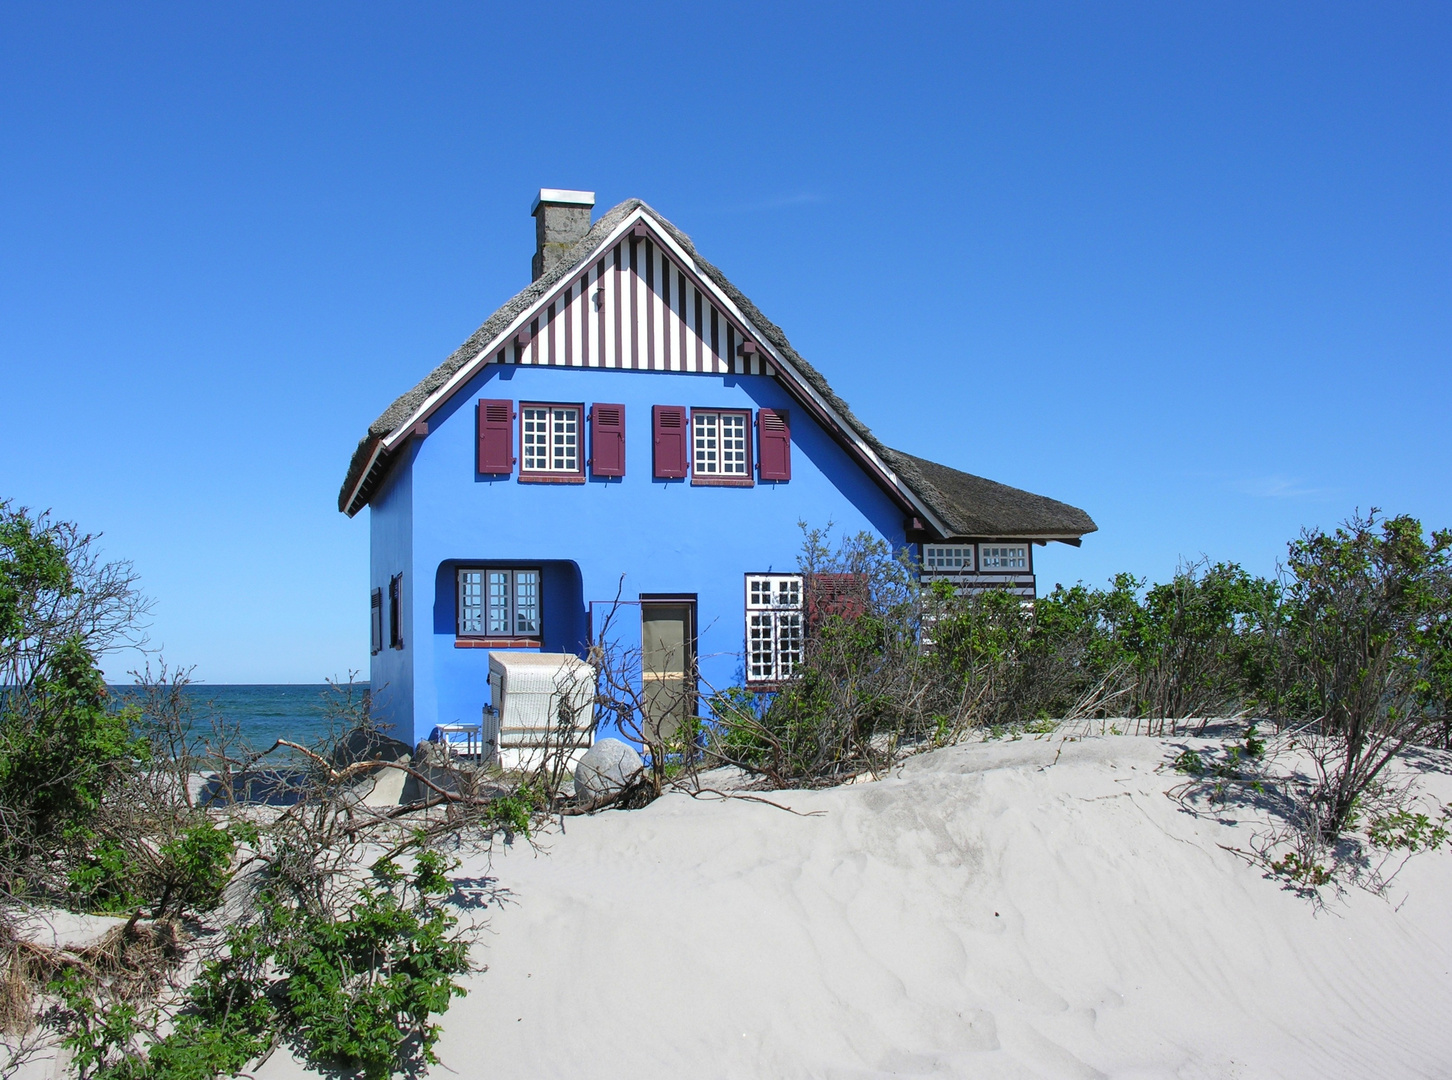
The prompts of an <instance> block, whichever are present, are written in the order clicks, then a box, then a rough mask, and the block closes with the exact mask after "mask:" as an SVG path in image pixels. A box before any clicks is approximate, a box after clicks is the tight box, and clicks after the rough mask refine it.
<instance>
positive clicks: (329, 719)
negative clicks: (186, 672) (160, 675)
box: [112, 683, 368, 750]
mask: <svg viewBox="0 0 1452 1080" xmlns="http://www.w3.org/2000/svg"><path fill="white" fill-rule="evenodd" d="M112 689H113V690H114V692H115V693H116V694H117V695H118V696H120V697H123V698H124V697H126V696H128V695H129V694H132V693H134V688H132V687H129V686H116V687H113V688H112ZM367 690H368V684H367V683H354V684H353V696H354V702H355V704H357V703H358V702H359V701H360V699H361V698H362V696H363V695H364V694H365V693H366V692H367ZM183 692H184V693H185V694H186V696H187V703H188V704H189V705H190V706H191V711H192V723H193V725H194V726H195V728H196V729H197V730H198V731H200V732H206V731H208V730H210V728H211V717H212V716H214V715H215V716H218V717H221V718H222V719H223V720H225V721H227V722H229V723H230V724H235V725H236V726H237V727H238V729H239V734H240V737H241V738H242V740H243V741H244V742H246V743H247V744H248V745H250V746H251V747H252V748H253V749H255V750H265V749H266V748H267V747H269V746H271V745H272V744H273V743H274V742H276V741H277V740H278V739H287V740H289V741H291V742H296V743H301V744H302V745H303V746H312V745H314V744H315V743H316V742H318V740H319V739H322V738H324V737H326V736H327V734H328V731H329V727H330V726H335V727H337V728H338V729H339V730H340V731H341V730H342V729H344V728H346V727H347V726H349V725H348V722H347V720H346V719H345V718H344V717H343V716H342V715H341V709H340V706H341V704H342V699H343V698H344V697H345V695H346V688H345V690H344V691H343V692H341V693H340V692H339V691H336V690H333V689H332V688H331V687H329V686H328V685H327V684H326V683H319V684H313V683H284V684H279V685H256V684H252V685H234V686H223V685H215V686H214V685H206V684H201V685H193V686H188V687H186V688H185V690H184V691H183Z"/></svg>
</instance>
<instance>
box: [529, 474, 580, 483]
mask: <svg viewBox="0 0 1452 1080" xmlns="http://www.w3.org/2000/svg"><path fill="white" fill-rule="evenodd" d="M519 482H520V483H521V484H583V483H584V482H585V474H584V473H526V472H522V473H520V474H519Z"/></svg>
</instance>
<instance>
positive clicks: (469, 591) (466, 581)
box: [459, 570, 485, 634]
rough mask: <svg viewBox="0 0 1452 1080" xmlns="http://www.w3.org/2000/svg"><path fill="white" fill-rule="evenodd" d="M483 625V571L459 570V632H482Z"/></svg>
mask: <svg viewBox="0 0 1452 1080" xmlns="http://www.w3.org/2000/svg"><path fill="white" fill-rule="evenodd" d="M484 625H485V603H484V572H483V571H482V570H460V571H459V633H461V634H482V633H484V632H485V631H484Z"/></svg>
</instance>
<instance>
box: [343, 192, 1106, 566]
mask: <svg viewBox="0 0 1452 1080" xmlns="http://www.w3.org/2000/svg"><path fill="white" fill-rule="evenodd" d="M637 209H639V210H641V211H643V212H644V213H646V214H648V215H649V216H650V218H651V220H652V221H654V222H655V223H656V225H657V226H658V227H660V228H661V229H662V230H664V231H665V232H667V233H669V234H670V236H671V237H672V238H673V239H674V240H675V241H676V243H677V244H679V245H680V246H681V248H682V249H684V250H685V252H686V253H687V254H688V255H689V256H690V257H691V259H692V260H693V261H694V262H695V264H696V266H697V267H698V268H699V270H700V271H701V273H703V274H704V275H705V276H706V277H707V278H709V279H710V280H711V282H713V283H714V284H715V285H716V286H717V287H718V288H719V289H720V290H721V291H722V292H723V293H724V294H725V295H726V296H727V297H728V298H729V299H730V300H731V302H732V303H734V304H735V305H736V307H737V309H738V310H739V311H740V312H741V314H742V315H743V316H745V318H746V320H747V321H748V322H749V323H750V324H751V325H752V326H753V327H754V328H755V329H756V330H757V331H758V332H759V333H760V335H761V336H762V338H763V339H764V340H765V341H767V342H769V343H770V344H771V345H772V346H773V347H774V348H775V349H776V350H777V351H778V353H779V354H780V355H781V357H782V358H783V359H784V360H786V361H787V362H788V363H789V364H791V366H792V367H793V369H794V370H795V371H796V373H797V374H798V375H800V377H801V378H802V379H803V380H804V381H806V382H807V383H809V384H810V385H811V387H812V389H813V390H814V391H815V392H816V393H817V394H819V395H820V396H821V397H822V398H823V399H824V400H825V401H826V402H828V404H830V406H831V407H832V409H833V410H834V411H835V412H836V413H837V414H838V415H839V416H840V417H841V418H842V420H843V422H844V423H845V424H846V426H847V427H848V428H849V429H850V431H851V433H852V434H854V435H855V436H857V437H858V438H860V439H861V440H862V441H863V443H865V444H866V445H867V446H868V447H870V448H871V449H872V451H873V452H874V453H875V454H876V455H877V457H878V458H879V459H880V460H881V461H883V462H885V463H886V464H887V465H888V467H889V468H891V469H892V470H893V472H895V473H896V474H897V476H898V478H899V479H900V480H901V481H902V482H903V483H904V485H905V486H906V487H908V488H909V489H910V490H911V491H912V493H913V494H914V495H916V496H917V497H918V498H919V499H920V500H921V501H922V502H923V503H924V504H925V505H926V506H927V507H928V508H929V509H930V510H931V511H932V512H933V513H934V514H936V515H938V517H940V518H941V519H942V520H943V521H944V522H945V523H946V524H947V525H948V526H949V529H950V530H951V534H952V535H954V536H963V537H968V536H984V537H1005V538H1009V537H1022V538H1042V539H1054V540H1070V541H1073V540H1077V539H1078V537H1080V536H1082V535H1083V534H1084V533H1088V532H1093V531H1094V530H1095V529H1096V527H1097V526H1095V524H1094V522H1093V521H1092V520H1091V519H1090V517H1089V515H1088V514H1086V513H1085V512H1084V511H1082V510H1080V509H1078V508H1077V507H1073V506H1069V505H1068V504H1067V503H1061V502H1056V501H1055V500H1053V499H1049V498H1045V497H1044V496H1042V495H1034V494H1031V493H1030V492H1027V491H1019V490H1018V489H1017V488H1011V487H1008V486H1006V485H1004V484H998V483H995V482H994V481H992V480H985V479H983V478H982V477H978V476H972V475H970V474H968V473H963V472H958V471H957V470H956V469H950V468H948V467H947V466H944V465H938V464H936V463H934V462H931V461H925V460H923V459H922V458H916V457H913V456H911V455H910V454H904V453H901V452H899V451H896V450H893V449H891V448H889V447H887V446H885V445H884V444H883V443H882V442H881V441H879V440H878V438H877V437H876V436H875V435H873V434H872V431H871V429H869V428H868V427H867V425H866V424H864V423H862V421H860V420H859V419H857V417H856V416H855V415H854V414H853V412H852V410H851V408H850V407H849V406H848V405H847V403H846V402H845V401H843V400H842V399H841V398H840V397H838V396H837V394H836V392H835V391H834V390H833V389H832V387H831V386H830V385H829V384H828V383H827V380H826V379H824V378H823V377H822V375H821V373H820V372H819V371H817V369H816V368H814V367H813V366H812V365H811V364H810V363H808V362H807V361H806V360H805V359H804V358H803V357H802V356H801V355H800V354H799V353H798V352H797V351H796V350H795V349H794V348H792V346H791V342H789V341H788V340H787V337H786V334H784V333H782V330H781V328H780V327H778V326H777V325H776V324H775V323H773V322H772V321H771V320H770V319H768V318H767V317H766V316H765V315H763V314H762V313H761V311H760V310H759V309H758V308H757V306H756V305H755V304H753V303H752V302H751V301H750V300H749V299H747V297H746V296H745V295H744V294H743V293H742V292H741V290H739V289H738V288H736V286H735V285H733V284H732V283H731V281H730V280H729V279H728V278H727V277H726V275H725V274H723V273H721V271H720V270H718V269H716V267H715V266H713V265H711V263H709V262H707V261H706V260H705V259H703V258H702V257H701V256H700V254H699V253H698V252H697V251H696V247H695V245H694V244H693V243H692V242H691V239H690V237H689V236H687V235H686V234H685V233H683V232H681V231H680V229H678V228H676V227H675V225H673V224H672V223H671V222H669V221H667V220H666V219H665V218H664V217H662V216H661V215H660V214H658V213H657V212H656V211H655V210H654V209H652V208H651V207H650V206H648V205H646V204H645V203H643V202H641V201H640V200H639V199H627V200H625V201H624V202H622V203H620V204H619V205H617V206H613V207H611V208H610V209H609V210H607V211H606V212H605V213H604V214H602V215H601V216H600V218H599V220H598V221H596V222H595V223H594V224H593V225H592V226H591V227H590V231H589V232H588V233H586V234H585V236H584V238H583V239H581V240H580V242H579V243H578V244H576V245H575V247H574V248H573V249H572V250H571V252H570V253H569V255H568V256H567V257H566V258H565V259H563V260H561V262H560V263H559V264H558V265H556V266H555V267H554V269H553V270H551V271H550V272H549V273H547V274H545V275H544V276H543V277H541V278H540V279H539V280H538V281H535V282H533V283H531V284H530V285H529V286H528V287H527V288H525V289H523V290H521V291H520V292H519V293H518V294H516V295H515V296H514V297H513V298H512V299H510V300H509V301H508V302H506V303H505V304H504V306H502V307H501V308H500V309H499V310H498V311H496V312H495V313H494V314H493V315H491V316H489V318H488V319H487V320H485V322H484V324H483V325H482V326H480V327H479V329H478V330H476V331H474V333H473V334H471V335H469V339H468V340H467V341H465V342H464V343H463V344H462V345H460V346H459V347H458V348H457V349H455V350H454V351H453V352H452V353H451V354H450V355H449V357H448V359H446V360H445V361H444V362H443V363H442V364H440V365H439V366H438V367H436V368H434V370H433V371H431V372H429V374H428V375H426V376H425V377H424V378H423V380H422V381H420V382H419V383H418V385H416V386H415V387H413V389H411V390H409V391H408V392H407V393H405V394H402V395H401V396H400V397H398V398H397V399H396V400H395V401H394V402H393V404H392V405H390V406H389V407H388V408H387V409H385V410H384V411H383V414H382V415H381V416H379V417H378V419H377V420H375V421H373V423H372V424H370V425H369V426H368V431H367V433H366V434H365V435H364V436H363V438H362V439H361V440H360V441H359V443H358V446H357V448H356V449H355V450H354V451H353V457H352V460H351V461H349V463H348V473H347V476H346V477H345V478H344V480H343V487H342V490H340V491H339V493H338V509H339V510H341V511H343V512H344V513H349V514H352V513H357V512H358V510H360V509H361V508H362V507H363V506H364V505H365V504H366V503H367V500H368V498H369V497H370V496H371V494H372V492H373V491H374V490H375V489H376V486H377V484H378V482H379V481H380V480H381V479H382V478H383V476H384V474H385V473H386V472H387V469H388V466H389V464H390V462H388V461H387V460H384V459H383V457H382V456H378V455H375V450H376V449H377V448H378V444H379V443H380V442H381V441H382V440H383V439H384V438H385V437H387V436H388V435H390V434H391V433H392V432H393V431H395V430H396V429H397V428H398V427H399V426H400V425H402V424H403V423H405V422H406V421H407V420H408V419H409V417H411V416H412V415H413V414H414V413H415V412H416V411H417V410H418V408H419V407H420V406H421V405H423V404H424V402H425V401H426V400H427V399H428V398H429V396H430V395H431V394H433V393H434V392H435V391H436V390H438V388H439V387H441V386H443V385H444V384H445V383H446V382H448V381H449V379H450V378H451V377H453V376H454V375H455V374H456V373H457V372H458V371H459V370H460V369H461V368H462V367H464V366H465V365H466V364H468V363H470V362H471V361H473V360H474V359H475V358H476V357H478V356H479V354H480V352H481V351H482V350H483V349H484V348H485V347H486V346H488V345H489V344H490V343H491V342H493V341H494V340H495V339H496V338H498V337H499V335H500V334H502V333H503V332H504V331H505V330H507V329H508V328H509V326H510V324H511V323H512V322H513V321H514V320H515V319H516V318H517V317H518V316H519V315H520V314H521V313H522V312H524V311H525V310H526V309H528V308H530V307H531V306H533V305H534V304H535V303H537V302H538V301H540V300H542V299H543V298H545V297H546V296H548V295H549V294H550V293H551V292H553V290H554V288H555V286H556V285H558V284H559V282H560V281H561V280H563V279H564V278H566V277H568V276H570V275H571V274H573V273H574V272H575V271H576V270H577V269H578V268H579V267H580V266H581V265H583V264H584V263H586V262H588V261H589V260H591V259H593V258H595V257H596V255H597V254H598V253H599V251H600V249H601V248H602V247H603V246H604V244H605V241H606V240H607V238H609V236H610V235H611V233H612V232H614V230H615V228H616V226H617V225H619V224H620V222H621V221H623V220H624V219H625V218H626V217H627V216H629V215H630V214H631V213H633V212H634V211H635V210H637ZM370 464H371V468H370ZM365 471H366V472H367V473H368V475H367V476H365V475H364V473H365ZM360 481H361V483H360Z"/></svg>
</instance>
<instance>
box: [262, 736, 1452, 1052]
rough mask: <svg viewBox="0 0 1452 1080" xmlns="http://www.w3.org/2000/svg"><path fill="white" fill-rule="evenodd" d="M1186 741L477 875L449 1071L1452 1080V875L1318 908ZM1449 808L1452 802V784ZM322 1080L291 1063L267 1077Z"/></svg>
mask: <svg viewBox="0 0 1452 1080" xmlns="http://www.w3.org/2000/svg"><path fill="white" fill-rule="evenodd" d="M1183 742H1184V740H1180V741H1179V743H1183ZM1168 747H1169V742H1168V741H1162V740H1155V739H1148V738H1136V737H1129V736H1122V737H1113V736H1111V737H1105V738H1097V739H1089V740H1085V741H1081V742H1074V743H1068V744H1064V743H1062V741H1061V740H1060V739H1058V738H1054V739H1043V740H1033V739H1025V740H1023V741H1020V742H1008V743H991V744H985V745H980V746H971V747H961V748H956V749H952V750H947V751H941V752H938V753H934V754H930V755H925V756H923V757H921V758H918V759H915V760H913V761H912V762H910V763H909V764H908V765H907V766H906V767H905V768H904V769H902V770H901V771H900V773H899V774H897V775H895V776H894V777H891V778H888V779H884V780H881V781H878V782H875V783H869V784H859V785H854V786H851V787H846V788H839V789H835V790H828V791H821V792H812V793H808V792H790V793H786V794H785V795H782V796H778V797H779V798H781V799H782V801H784V802H787V803H789V804H790V805H791V806H792V807H794V808H795V809H797V810H799V811H822V812H823V813H822V815H821V816H816V817H796V816H792V815H789V814H786V813H783V812H782V811H780V810H776V809H772V808H770V807H767V806H761V805H753V804H751V803H747V802H740V801H732V802H727V803H722V802H706V801H694V800H692V799H690V798H687V797H685V796H671V797H668V798H665V799H662V800H660V801H659V802H657V803H655V804H654V805H652V806H650V807H648V808H647V809H645V810H642V811H636V812H630V813H626V812H619V811H616V812H606V813H602V814H599V815H596V816H593V817H588V818H575V819H570V820H569V821H568V822H567V823H566V831H565V832H564V834H563V835H561V834H558V833H556V834H554V835H551V836H548V837H545V838H544V839H543V846H544V848H545V851H544V852H542V853H535V852H533V851H531V850H530V849H529V848H528V847H527V846H523V845H521V846H518V847H516V848H515V849H514V850H512V851H510V852H508V853H505V854H502V855H501V854H498V853H496V855H495V857H494V859H493V862H492V866H489V867H487V868H486V867H485V866H484V865H483V864H482V862H481V863H480V864H479V865H475V866H472V867H469V866H466V867H465V868H463V869H462V870H460V871H459V873H460V874H462V875H469V874H473V875H477V876H482V875H484V874H485V873H488V874H489V875H490V876H491V877H494V878H496V879H497V886H498V888H500V889H502V890H505V891H506V893H507V895H505V896H504V897H503V899H502V901H497V902H496V903H495V904H491V905H490V908H489V909H488V910H489V931H488V933H487V934H486V935H485V937H484V943H483V944H482V945H481V946H480V948H479V950H478V953H477V958H478V959H479V960H480V961H481V962H483V963H486V964H488V970H487V971H486V972H482V973H480V974H478V975H475V976H473V977H471V979H470V981H469V990H470V992H469V996H468V997H467V998H464V999H462V1000H459V1001H457V1002H456V1003H455V1004H454V1006H453V1007H452V1009H451V1010H450V1011H449V1013H448V1014H447V1016H446V1017H445V1020H444V1024H445V1035H444V1037H443V1039H442V1042H441V1045H440V1053H441V1056H442V1058H443V1061H444V1064H445V1066H447V1068H448V1069H451V1070H453V1072H454V1073H455V1074H457V1075H458V1076H462V1077H490V1078H499V1080H507V1078H512V1077H521V1078H523V1077H529V1078H540V1077H556V1076H558V1077H571V1078H582V1077H627V1076H628V1077H632V1078H637V1077H638V1078H651V1077H671V1078H682V1077H693V1078H694V1077H798V1076H801V1077H807V1076H811V1077H843V1078H845V1077H876V1076H924V1075H943V1076H972V1077H1092V1076H1111V1077H1125V1078H1129V1077H1135V1078H1139V1077H1180V1078H1185V1080H1198V1078H1211V1077H1217V1078H1218V1077H1226V1078H1229V1077H1245V1078H1259V1077H1316V1078H1318V1080H1324V1078H1332V1077H1348V1078H1350V1077H1356V1078H1381V1077H1388V1078H1390V1077H1414V1076H1427V1077H1431V1076H1440V1077H1445V1076H1449V1075H1452V1022H1449V1011H1452V975H1449V972H1452V853H1447V852H1439V853H1435V854H1431V855H1422V856H1418V857H1416V858H1414V859H1413V860H1412V861H1411V862H1410V863H1409V864H1408V865H1407V867H1406V868H1405V869H1404V870H1403V871H1402V873H1401V874H1400V876H1399V877H1398V878H1397V879H1396V880H1395V882H1394V884H1393V886H1392V887H1391V889H1390V890H1389V891H1388V893H1387V895H1386V896H1385V897H1378V896H1374V895H1371V894H1369V893H1367V892H1365V891H1361V890H1353V891H1351V892H1350V893H1348V894H1347V895H1346V896H1344V897H1341V898H1339V899H1338V898H1335V897H1334V896H1332V897H1331V899H1330V902H1329V904H1328V906H1327V907H1326V908H1325V909H1323V910H1319V911H1318V910H1316V909H1315V908H1314V907H1313V905H1311V904H1310V903H1308V902H1307V901H1306V900H1305V899H1302V898H1300V897H1298V896H1296V895H1294V894H1293V893H1291V892H1288V891H1286V890H1285V889H1283V888H1282V887H1280V885H1279V884H1278V883H1277V882H1275V881H1272V880H1267V879H1266V877H1265V876H1264V875H1263V873H1262V872H1261V871H1259V870H1258V869H1256V868H1254V867H1252V866H1250V865H1247V863H1246V862H1245V861H1243V860H1242V859H1240V858H1238V857H1237V856H1235V855H1234V854H1232V853H1230V852H1227V851H1225V850H1222V849H1221V848H1220V847H1219V846H1217V845H1218V844H1227V845H1232V846H1240V847H1245V846H1247V845H1248V843H1249V840H1250V834H1251V832H1252V830H1253V828H1254V827H1255V826H1254V823H1253V822H1252V821H1250V820H1249V819H1248V818H1247V820H1245V821H1243V822H1242V823H1241V824H1238V825H1236V824H1224V823H1217V822H1216V821H1215V820H1213V819H1212V818H1209V817H1198V818H1197V817H1195V816H1192V815H1190V814H1187V813H1185V812H1184V811H1183V810H1182V809H1181V808H1180V807H1179V805H1178V804H1177V803H1175V802H1174V801H1172V800H1170V799H1168V798H1166V797H1165V795H1164V792H1165V791H1166V790H1167V789H1169V788H1170V787H1172V786H1174V785H1175V784H1176V783H1177V781H1178V780H1180V779H1182V778H1180V777H1177V776H1175V775H1174V774H1171V773H1163V772H1159V773H1157V772H1156V771H1155V766H1156V765H1158V764H1160V763H1161V762H1162V761H1164V760H1165V758H1166V756H1167V755H1168V753H1169V749H1168ZM1059 750H1062V753H1061V755H1060V756H1059V757H1058V760H1057V762H1055V761H1054V758H1055V752H1056V751H1059ZM1427 790H1428V791H1429V792H1430V793H1432V794H1435V795H1438V796H1440V798H1441V799H1442V800H1443V801H1446V800H1448V799H1452V783H1449V782H1448V777H1447V776H1445V775H1433V776H1431V777H1429V778H1428V781H1427ZM1228 816H1231V815H1227V817H1228ZM1242 816H1245V815H1244V814H1243V812H1242ZM299 1072H300V1069H299V1067H298V1065H297V1064H296V1063H295V1062H293V1061H291V1060H290V1059H289V1058H287V1057H286V1055H284V1054H278V1055H276V1056H275V1057H274V1058H273V1059H272V1060H270V1061H268V1062H267V1063H266V1065H265V1066H264V1067H263V1068H262V1069H261V1070H260V1071H259V1075H260V1076H262V1077H267V1078H272V1080H276V1078H280V1077H284V1076H293V1075H297V1074H298V1073H299ZM434 1075H435V1076H440V1077H443V1076H448V1075H449V1073H448V1072H446V1071H445V1070H443V1069H436V1070H435V1072H434Z"/></svg>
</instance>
